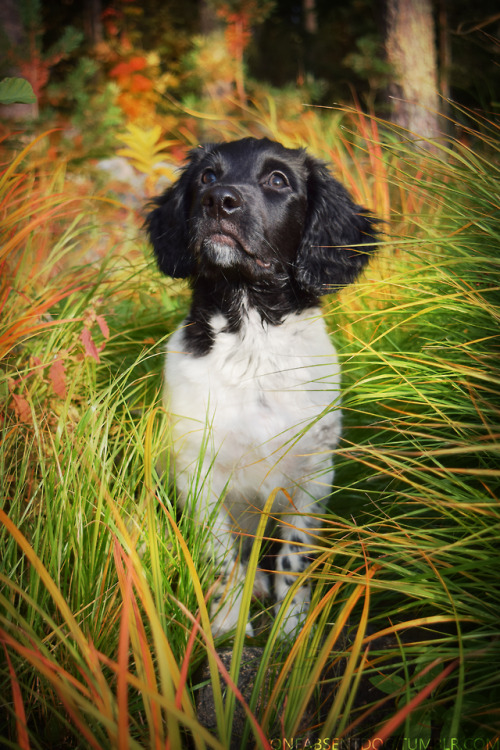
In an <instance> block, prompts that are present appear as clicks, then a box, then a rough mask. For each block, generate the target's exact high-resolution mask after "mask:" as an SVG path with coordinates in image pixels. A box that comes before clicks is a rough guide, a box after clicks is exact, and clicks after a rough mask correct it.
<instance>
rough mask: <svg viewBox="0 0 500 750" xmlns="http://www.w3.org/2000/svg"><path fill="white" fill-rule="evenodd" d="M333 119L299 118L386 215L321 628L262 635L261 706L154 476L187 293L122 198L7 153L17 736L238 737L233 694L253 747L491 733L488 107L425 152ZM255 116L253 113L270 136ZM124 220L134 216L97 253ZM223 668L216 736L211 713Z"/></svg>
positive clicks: (166, 740)
mask: <svg viewBox="0 0 500 750" xmlns="http://www.w3.org/2000/svg"><path fill="white" fill-rule="evenodd" d="M315 118H316V119H315ZM335 118H336V120H338V121H339V122H341V123H342V124H343V128H344V129H343V130H337V131H336V132H337V136H335V135H332V133H329V135H328V138H326V137H325V138H321V137H320V135H321V133H322V132H324V131H325V120H324V119H323V120H322V119H321V117H320V115H314V116H311V115H309V117H308V119H307V127H308V128H309V129H310V131H311V133H312V132H313V131H314V139H312V142H313V144H314V150H315V151H316V153H318V154H319V155H322V156H323V157H324V158H327V159H328V160H329V161H331V162H333V163H334V164H335V167H336V171H337V174H338V175H339V176H340V177H341V178H342V179H343V181H344V182H346V184H347V185H348V187H350V188H351V190H353V191H354V194H355V197H356V199H357V200H359V201H360V202H363V203H365V204H368V205H369V206H370V208H372V209H373V210H374V211H375V212H376V213H377V214H378V215H381V216H382V217H383V218H384V219H386V220H387V221H388V224H387V233H386V235H385V237H384V238H383V241H382V243H381V247H380V250H379V253H378V257H377V259H376V260H375V261H374V262H373V264H372V265H371V267H370V269H369V271H368V273H367V274H366V276H365V277H364V278H363V279H362V280H361V281H360V282H359V283H358V284H357V285H356V286H355V287H352V288H350V289H347V290H345V291H344V292H343V293H342V294H341V295H340V296H339V297H336V298H332V299H328V300H326V303H325V315H326V317H327V320H328V322H329V324H330V326H331V328H332V331H333V332H334V335H335V341H336V344H337V347H338V350H339V356H340V358H341V361H342V365H343V410H344V421H345V431H344V436H343V440H342V443H341V445H340V447H339V450H338V451H337V456H336V465H337V473H336V478H335V486H334V488H333V494H332V500H331V512H330V513H328V514H326V515H325V516H322V517H320V518H318V527H320V526H321V527H322V528H323V530H324V532H325V533H324V535H323V536H319V535H318V539H317V545H316V549H315V551H316V553H317V556H316V560H315V563H314V565H313V567H312V571H311V573H310V574H311V575H312V576H313V577H314V579H315V590H314V600H313V603H312V606H311V610H310V614H309V617H308V619H307V622H306V624H305V626H304V629H303V631H302V632H301V633H300V634H299V636H298V638H297V640H296V642H295V643H294V644H291V645H290V646H289V647H288V648H285V647H283V645H280V643H279V641H278V638H277V631H278V624H276V625H272V624H271V626H270V627H269V628H268V629H267V630H266V631H265V632H264V633H263V634H262V635H260V636H259V637H258V638H257V639H256V640H255V642H254V645H256V646H257V647H258V648H259V649H260V654H261V658H260V664H259V666H258V668H257V669H256V670H255V674H254V677H253V680H254V684H253V687H252V690H251V691H250V697H248V695H247V694H246V693H245V695H243V694H242V692H240V689H239V688H238V674H239V672H240V665H241V663H242V660H243V657H244V654H245V651H244V649H245V641H244V624H245V623H244V622H243V619H242V621H241V623H240V626H239V629H238V631H237V634H236V638H235V641H234V644H233V655H232V661H231V664H230V667H229V668H226V667H225V666H224V663H223V662H222V660H221V657H220V654H219V652H218V651H217V650H216V648H215V645H214V643H213V641H212V637H211V635H210V629H209V623H208V614H207V606H206V596H207V591H208V590H209V588H210V582H211V580H212V579H211V576H213V573H212V572H211V571H210V570H209V568H208V567H207V564H206V561H204V560H203V556H202V544H201V540H200V536H199V533H198V531H197V529H196V528H195V527H194V525H193V524H192V522H191V519H189V518H188V517H186V516H182V517H180V518H179V517H178V516H177V514H176V507H175V495H174V494H173V492H172V489H171V488H170V487H165V486H163V484H162V483H159V482H158V476H157V474H156V470H155V463H156V460H157V457H158V456H159V455H160V454H161V453H163V452H164V448H165V445H167V444H168V420H167V419H166V415H165V414H164V413H163V411H162V408H161V406H160V399H159V391H160V388H161V367H162V348H163V343H164V341H165V339H166V337H167V336H168V335H169V333H170V332H171V331H172V330H173V329H174V328H175V326H176V325H177V324H178V322H179V320H180V318H181V317H182V314H183V312H184V311H185V309H186V307H187V302H188V298H187V295H186V290H185V288H184V287H180V286H179V285H177V284H175V283H174V282H169V281H167V282H165V283H163V282H160V281H159V279H158V276H157V275H156V272H155V271H154V270H153V269H152V268H151V264H150V262H149V257H148V255H147V251H145V248H144V246H143V242H142V240H141V239H140V237H139V232H138V229H137V228H136V227H137V226H138V225H137V224H136V223H134V220H135V218H136V217H134V216H133V213H132V212H129V213H128V214H127V217H126V220H125V221H123V215H124V214H123V211H124V209H123V207H120V206H116V205H115V204H112V203H110V202H109V201H107V202H105V201H103V200H102V196H96V197H94V198H93V199H91V200H88V199H86V198H85V199H83V198H82V197H81V195H80V194H79V193H78V190H77V189H76V188H75V185H74V184H73V183H72V182H71V179H70V176H69V175H67V174H66V173H65V172H64V170H62V168H57V169H55V170H54V169H52V168H50V169H49V167H48V165H47V163H46V162H44V161H43V159H42V158H41V157H40V154H39V152H38V151H37V148H36V146H35V145H33V146H31V147H29V148H28V149H27V150H24V151H21V152H19V155H18V156H15V157H12V158H11V159H10V162H9V165H8V166H7V167H6V168H5V169H4V171H3V174H2V177H1V182H0V208H1V215H2V220H3V225H2V232H3V235H2V243H3V245H2V246H3V247H6V248H7V250H5V251H4V252H3V254H2V255H0V261H1V263H2V274H1V284H2V287H1V296H0V306H1V309H2V323H1V328H0V351H1V353H2V354H1V356H2V360H1V364H0V367H1V373H0V374H1V377H2V384H1V388H2V391H1V393H2V412H1V415H0V418H1V420H2V432H3V439H2V443H1V446H0V472H1V476H2V511H1V512H2V516H1V519H2V527H1V529H0V549H1V553H0V559H1V561H2V562H1V568H0V576H1V586H0V640H1V642H2V657H1V662H0V681H1V695H2V698H1V699H0V700H1V701H2V711H1V712H0V714H1V715H2V719H1V720H0V724H1V733H0V736H1V737H2V740H3V742H4V743H5V744H6V746H11V747H17V746H20V747H23V748H27V747H41V748H43V747H51V748H55V747H96V748H102V747H110V748H111V747H125V746H127V747H149V746H155V747H157V746H162V747H163V746H164V747H170V748H181V747H192V746H194V747H200V748H201V747H215V748H226V747H229V746H230V744H231V736H232V735H233V743H234V742H235V739H234V738H235V736H236V730H235V721H234V718H235V716H236V713H237V711H238V710H239V708H238V707H239V706H243V709H242V710H243V716H244V722H246V724H245V725H244V727H243V729H242V730H241V733H240V734H239V735H238V736H239V740H237V741H238V742H240V746H241V747H254V746H256V747H276V746H277V744H276V743H277V742H280V743H281V744H283V742H288V743H291V742H292V741H293V742H295V743H298V744H296V745H294V746H297V747H299V746H300V747H302V746H307V743H309V745H313V744H314V742H317V741H319V740H322V741H324V742H326V741H327V740H329V739H330V740H333V739H334V738H344V739H345V740H346V741H347V740H353V741H354V739H360V740H362V741H367V740H369V739H370V738H380V739H385V738H387V742H388V743H389V742H392V743H394V746H402V743H403V741H404V739H405V738H406V739H407V740H411V741H412V742H415V741H416V740H420V741H422V742H431V741H432V742H434V743H436V742H444V741H447V740H449V739H454V740H455V747H462V746H464V747H465V744H466V742H469V743H470V742H471V741H472V740H473V739H474V740H476V741H480V742H483V743H485V744H484V746H486V743H488V742H493V741H494V739H495V737H498V734H499V732H500V716H499V714H498V701H497V697H496V696H497V695H498V694H499V692H500V685H499V672H498V669H496V668H495V666H494V665H495V664H497V663H498V660H499V646H498V644H499V643H500V638H499V635H500V632H499V627H498V602H499V601H500V590H499V588H500V577H499V576H498V569H499V566H500V559H499V558H500V544H499V541H500V517H499V516H500V514H499V510H498V480H499V470H498V453H499V445H500V443H499V435H498V414H499V407H500V403H499V393H500V389H499V384H500V368H499V362H498V357H497V354H498V317H499V283H498V251H497V248H498V240H499V235H500V222H499V215H500V214H499V211H498V164H499V162H498V152H497V150H496V146H495V138H494V136H495V126H494V125H493V124H492V123H489V122H487V121H481V122H476V123H475V125H474V127H473V128H471V130H470V133H469V138H470V143H472V144H473V145H464V144H461V143H458V142H450V143H446V144H444V143H443V144H441V145H438V146H437V149H436V150H435V151H434V152H429V151H428V150H427V151H425V152H423V153H422V154H419V153H418V152H416V151H415V150H414V149H412V148H410V147H407V146H405V145H404V143H403V141H402V138H401V133H394V132H391V130H390V129H388V128H387V126H386V125H385V124H384V123H379V122H376V121H375V120H370V119H366V118H363V117H361V116H360V115H359V114H358V113H354V112H343V113H336V115H335ZM271 124H272V127H273V128H276V127H277V123H276V122H274V121H273V122H272V123H271ZM266 127H267V125H266V118H265V117H264V116H263V115H262V116H261V117H260V120H258V121H256V122H255V124H254V127H253V130H254V132H255V130H259V132H263V133H264V132H266ZM301 132H302V131H301ZM339 133H340V135H338V134H339ZM302 136H303V137H304V138H305V137H306V136H307V130H306V131H304V132H303V133H302ZM302 136H301V137H302ZM290 137H291V136H290ZM287 145H300V144H298V143H297V144H290V143H287ZM302 145H307V144H305V143H302ZM114 212H120V213H119V216H120V223H121V226H125V229H124V231H123V233H122V234H120V233H118V234H116V233H114V234H113V235H112V236H110V237H109V240H108V242H107V244H106V245H105V246H104V248H103V252H101V254H100V257H99V258H98V259H97V260H96V261H95V262H88V257H89V255H88V253H89V251H90V250H91V246H92V245H93V244H94V243H95V242H96V239H97V238H101V237H102V227H103V225H109V223H110V222H112V221H113V220H114V219H116V213H114ZM103 217H104V218H103ZM131 239H132V243H131V241H130V240H131ZM100 241H101V242H102V240H100ZM0 252H2V251H0ZM103 255H104V257H105V260H103ZM82 261H83V262H82ZM78 263H80V265H77V264H78ZM263 533H264V530H263V529H261V530H260V535H261V536H262V535H263ZM254 557H255V559H253V558H252V560H251V562H250V567H249V570H250V575H251V574H252V571H254V569H255V566H256V564H257V560H256V555H254ZM247 588H248V591H246V595H245V601H246V606H248V607H250V586H248V587H247ZM251 611H252V612H253V609H252V610H251ZM207 660H208V664H209V675H210V677H209V680H210V682H211V687H212V692H213V697H214V712H215V723H214V727H215V728H214V729H213V730H211V731H208V730H207V729H206V728H205V727H203V726H202V725H201V724H200V721H199V719H198V716H197V710H196V699H197V696H198V694H199V692H200V689H201V686H200V683H199V678H198V668H199V666H200V665H201V664H202V663H203V662H205V661H207ZM223 694H226V699H225V700H223V697H222V696H223ZM245 696H246V697H245ZM238 731H240V730H238ZM285 746H287V745H285Z"/></svg>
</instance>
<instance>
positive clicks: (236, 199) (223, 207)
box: [201, 185, 243, 219]
mask: <svg viewBox="0 0 500 750" xmlns="http://www.w3.org/2000/svg"><path fill="white" fill-rule="evenodd" d="M201 204H202V206H204V207H205V208H206V209H207V212H208V214H209V215H210V216H213V217H214V218H216V219H218V218H221V217H223V216H230V215H231V214H233V213H234V212H235V211H237V210H238V209H239V208H240V207H241V206H242V205H243V198H242V197H241V195H240V194H239V193H238V191H237V190H235V188H231V187H224V186H223V185H217V186H215V187H212V188H210V189H209V190H207V192H206V193H205V195H204V196H203V198H202V199H201Z"/></svg>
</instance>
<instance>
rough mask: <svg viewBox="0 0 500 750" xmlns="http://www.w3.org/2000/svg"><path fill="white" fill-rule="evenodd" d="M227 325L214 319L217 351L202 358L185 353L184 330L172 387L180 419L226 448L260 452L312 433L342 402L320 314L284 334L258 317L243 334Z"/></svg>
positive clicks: (252, 316)
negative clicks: (203, 428) (288, 436)
mask: <svg viewBox="0 0 500 750" xmlns="http://www.w3.org/2000/svg"><path fill="white" fill-rule="evenodd" d="M226 324H227V321H226V320H225V319H224V318H223V316H221V315H218V316H214V318H213V319H212V320H211V325H212V329H213V332H214V344H213V346H212V348H211V350H210V352H209V353H208V354H206V355H204V356H201V357H197V356H194V355H192V354H189V353H187V352H184V351H183V329H182V328H181V329H179V330H178V331H177V332H176V333H175V334H174V336H173V337H172V339H171V341H170V344H169V353H168V356H167V365H166V380H167V387H168V392H169V396H170V405H169V406H170V409H171V411H172V412H173V413H174V414H175V415H177V416H179V417H181V418H187V419H190V420H194V421H195V422H198V423H200V422H203V423H208V424H210V428H211V430H212V431H213V433H214V434H215V435H218V437H219V439H220V440H221V441H222V440H224V439H225V438H226V437H227V435H232V436H233V439H235V440H236V439H237V440H238V442H240V441H244V442H245V443H247V444H249V443H251V444H254V445H255V444H261V443H264V442H266V441H269V440H270V439H272V438H275V437H278V436H280V435H281V437H282V438H283V433H284V432H285V431H287V430H290V429H293V428H295V427H297V428H299V429H300V428H302V427H304V426H305V423H306V422H307V421H310V420H311V419H314V418H315V417H316V416H317V415H318V414H319V413H320V412H321V411H322V410H323V409H325V408H326V407H327V406H328V404H330V403H331V402H332V401H335V397H336V392H337V390H338V386H339V371H338V365H337V360H336V356H335V350H334V348H333V346H332V344H331V342H330V339H329V337H328V335H327V333H326V330H325V327H324V322H323V320H322V319H321V317H320V315H319V311H318V310H313V311H308V312H307V313H301V314H298V315H291V316H289V317H288V318H287V319H286V320H285V321H284V322H283V323H282V325H279V326H272V325H267V324H263V322H262V320H261V318H260V316H259V315H258V314H257V313H254V312H252V311H250V313H249V314H248V318H247V319H246V320H245V322H244V324H243V325H242V328H241V329H240V330H239V331H238V332H236V333H230V332H228V331H227V330H225V328H226ZM193 427H194V424H193ZM184 428H185V427H184ZM236 436H237V437H236Z"/></svg>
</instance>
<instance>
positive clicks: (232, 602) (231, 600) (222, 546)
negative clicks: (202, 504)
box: [206, 507, 253, 636]
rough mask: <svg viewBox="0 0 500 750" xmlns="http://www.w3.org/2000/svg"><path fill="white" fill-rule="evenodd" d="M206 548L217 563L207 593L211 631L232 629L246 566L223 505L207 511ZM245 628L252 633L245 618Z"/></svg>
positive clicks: (235, 619)
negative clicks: (213, 579)
mask: <svg viewBox="0 0 500 750" xmlns="http://www.w3.org/2000/svg"><path fill="white" fill-rule="evenodd" d="M209 529H210V531H209V534H208V537H207V545H206V546H207V552H208V553H209V556H210V558H211V559H212V560H213V561H214V563H215V565H216V566H217V575H218V578H217V580H216V582H215V586H214V591H213V594H212V597H211V604H210V615H211V619H212V633H213V635H214V636H217V635H222V634H224V633H227V632H229V631H230V630H233V629H234V628H235V627H236V624H237V622H238V618H239V614H240V607H241V599H242V595H243V585H244V583H245V577H246V566H245V565H244V563H243V562H242V561H241V554H240V549H239V547H240V545H239V543H238V539H237V537H236V536H235V535H234V534H233V532H232V530H231V529H232V522H231V519H230V518H229V516H228V514H227V513H226V511H225V509H224V508H223V507H221V508H218V509H215V508H213V507H212V509H211V511H210V512H209ZM245 632H246V634H247V635H253V629H252V626H251V625H250V623H249V622H247V624H246V628H245Z"/></svg>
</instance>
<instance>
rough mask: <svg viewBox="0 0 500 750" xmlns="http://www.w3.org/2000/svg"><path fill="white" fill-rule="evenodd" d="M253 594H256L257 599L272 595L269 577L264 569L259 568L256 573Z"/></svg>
mask: <svg viewBox="0 0 500 750" xmlns="http://www.w3.org/2000/svg"><path fill="white" fill-rule="evenodd" d="M252 595H253V596H255V598H256V599H267V598H268V597H269V596H271V589H270V587H269V579H268V576H267V575H266V573H264V571H263V570H257V572H256V573H255V579H254V582H253V589H252Z"/></svg>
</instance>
